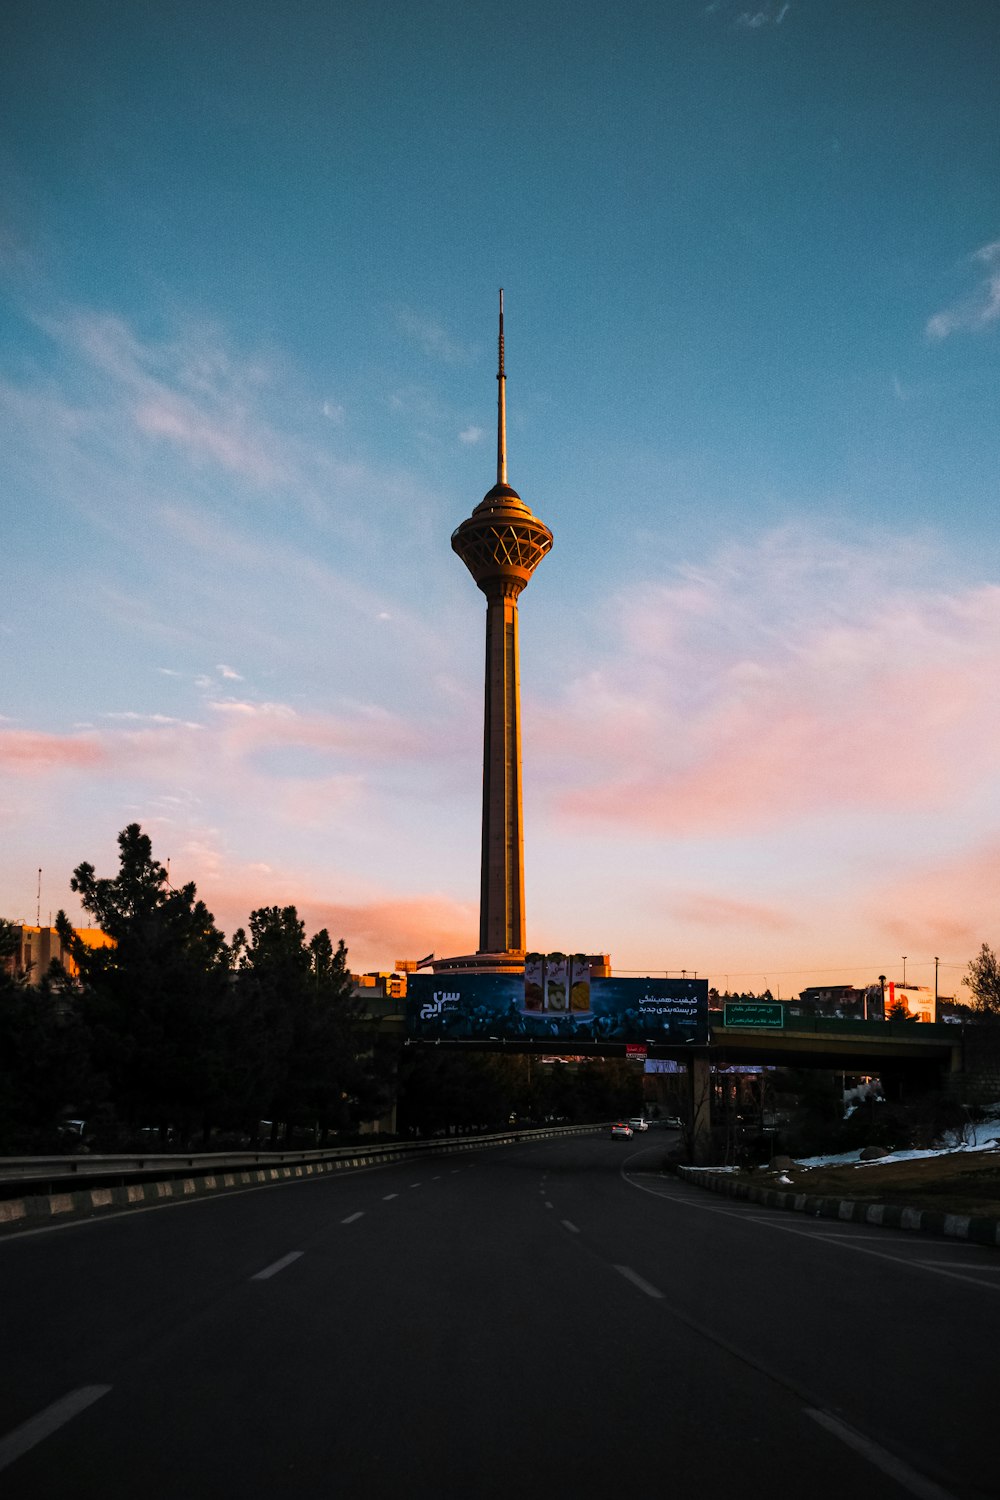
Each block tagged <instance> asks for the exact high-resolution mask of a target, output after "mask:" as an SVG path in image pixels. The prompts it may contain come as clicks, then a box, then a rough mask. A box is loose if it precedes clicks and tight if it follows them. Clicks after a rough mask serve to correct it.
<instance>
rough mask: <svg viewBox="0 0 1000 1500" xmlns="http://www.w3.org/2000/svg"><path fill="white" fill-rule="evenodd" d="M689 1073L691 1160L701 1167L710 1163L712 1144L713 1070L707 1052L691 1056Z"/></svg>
mask: <svg viewBox="0 0 1000 1500" xmlns="http://www.w3.org/2000/svg"><path fill="white" fill-rule="evenodd" d="M687 1073H688V1106H689V1109H688V1118H689V1119H690V1121H691V1161H692V1163H693V1165H694V1166H696V1167H699V1166H704V1165H706V1164H707V1163H708V1158H709V1156H710V1154H711V1145H712V1109H711V1104H712V1072H711V1068H710V1066H709V1061H708V1056H707V1054H706V1055H705V1056H703V1057H698V1056H694V1057H689V1058H688V1065H687Z"/></svg>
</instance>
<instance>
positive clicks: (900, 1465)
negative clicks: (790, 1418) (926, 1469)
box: [806, 1407, 955, 1500]
mask: <svg viewBox="0 0 1000 1500" xmlns="http://www.w3.org/2000/svg"><path fill="white" fill-rule="evenodd" d="M806 1415H807V1416H810V1417H812V1419H813V1421H814V1422H818V1423H819V1425H820V1426H821V1427H825V1428H826V1430H827V1432H829V1433H832V1434H833V1436H834V1437H835V1438H839V1439H840V1441H841V1442H842V1443H844V1444H845V1445H846V1446H847V1447H848V1448H853V1449H854V1452H855V1453H860V1454H861V1456H862V1458H866V1459H867V1460H868V1462H869V1463H870V1464H871V1465H872V1466H873V1467H874V1468H876V1469H881V1471H882V1473H883V1474H888V1476H889V1478H890V1479H894V1480H895V1481H896V1483H897V1484H898V1485H900V1486H901V1488H902V1489H904V1490H907V1491H908V1492H909V1493H910V1494H911V1495H916V1496H917V1500H955V1497H954V1496H953V1495H952V1494H951V1492H950V1491H949V1490H944V1489H942V1488H941V1486H940V1485H939V1484H935V1483H934V1480H933V1479H927V1478H926V1477H925V1476H924V1475H923V1474H920V1473H919V1472H918V1471H917V1470H916V1469H912V1468H911V1467H910V1465H909V1464H907V1463H904V1462H903V1460H902V1459H901V1458H897V1457H896V1455H895V1454H894V1453H890V1452H889V1451H888V1449H886V1448H882V1447H880V1446H879V1444H878V1443H873V1442H872V1440H871V1438H867V1437H865V1435H864V1433H862V1432H858V1431H856V1430H855V1428H853V1427H848V1425H847V1423H846V1422H841V1421H840V1419H839V1418H838V1417H835V1416H834V1415H833V1413H832V1412H828V1411H816V1410H814V1409H812V1408H811V1407H806Z"/></svg>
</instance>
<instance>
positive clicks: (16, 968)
mask: <svg viewBox="0 0 1000 1500" xmlns="http://www.w3.org/2000/svg"><path fill="white" fill-rule="evenodd" d="M12 925H13V928H14V936H15V939H16V942H17V947H16V948H15V950H14V954H13V956H12V957H11V958H8V959H6V960H5V961H4V966H5V968H6V969H7V972H8V973H9V974H13V975H15V976H16V977H17V978H25V979H27V981H28V983H29V984H41V982H42V980H43V979H44V978H45V976H46V974H47V973H48V972H49V967H50V965H51V964H52V962H53V960H55V961H57V962H59V963H61V964H62V966H63V968H64V969H65V970H66V972H67V974H69V975H71V976H74V977H75V975H76V973H77V966H76V964H75V963H74V961H73V959H72V958H71V957H70V955H69V953H68V952H67V950H66V949H65V948H64V947H63V945H62V940H61V939H60V937H59V934H58V932H57V931H56V929H55V928H54V927H29V926H27V925H26V924H24V923H19V922H15V923H13V924H12ZM73 933H74V935H75V936H76V937H78V938H79V939H80V941H81V942H82V943H83V944H84V946H85V947H87V948H113V947H114V942H113V941H112V939H111V938H109V937H108V935H107V933H105V932H102V931H101V929H100V928H99V927H74V928H73Z"/></svg>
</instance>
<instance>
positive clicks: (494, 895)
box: [479, 590, 525, 953]
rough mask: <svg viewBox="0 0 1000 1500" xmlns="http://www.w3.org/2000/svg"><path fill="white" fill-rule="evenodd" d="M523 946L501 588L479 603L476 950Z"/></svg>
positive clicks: (508, 655)
mask: <svg viewBox="0 0 1000 1500" xmlns="http://www.w3.org/2000/svg"><path fill="white" fill-rule="evenodd" d="M524 947H525V940H524V834H523V815H522V806H521V692H520V681H519V663H518V634H517V595H516V594H515V593H513V591H509V590H504V591H503V592H497V593H491V594H490V595H489V596H488V602H487V606H486V709H485V716H484V728H483V851H482V880H481V885H480V902H479V951H480V952H481V953H508V952H523V951H524Z"/></svg>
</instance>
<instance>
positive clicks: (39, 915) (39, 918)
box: [35, 865, 42, 927]
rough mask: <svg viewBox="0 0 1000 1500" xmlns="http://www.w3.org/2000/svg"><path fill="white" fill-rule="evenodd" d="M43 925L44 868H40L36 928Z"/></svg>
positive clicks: (36, 902) (36, 901)
mask: <svg viewBox="0 0 1000 1500" xmlns="http://www.w3.org/2000/svg"><path fill="white" fill-rule="evenodd" d="M41 925H42V867H41V865H39V866H38V893H37V895H36V898H35V926H36V927H41Z"/></svg>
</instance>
